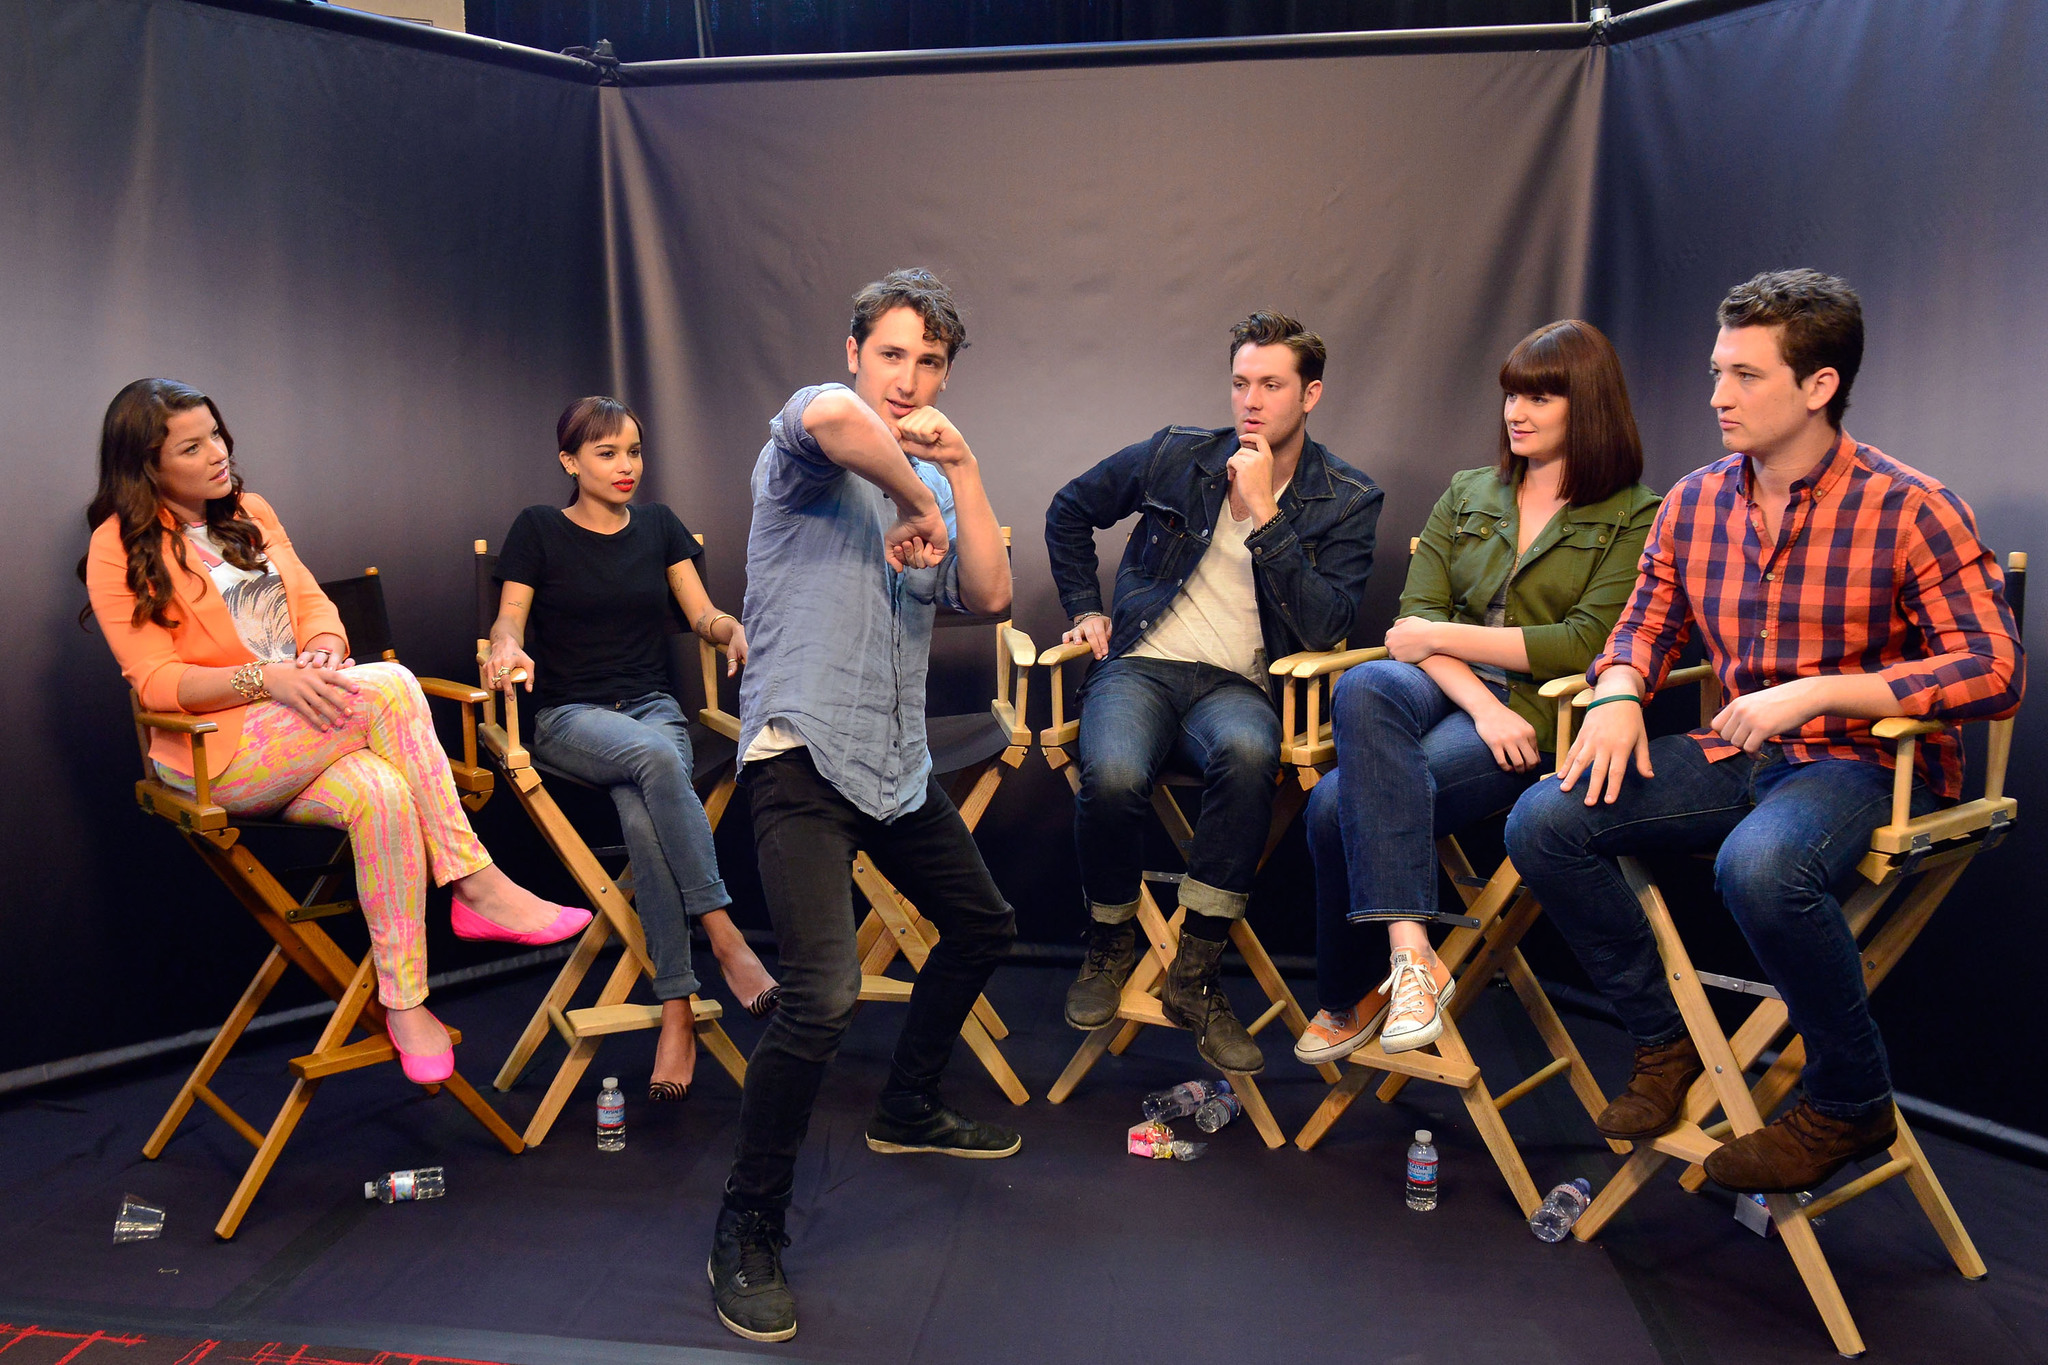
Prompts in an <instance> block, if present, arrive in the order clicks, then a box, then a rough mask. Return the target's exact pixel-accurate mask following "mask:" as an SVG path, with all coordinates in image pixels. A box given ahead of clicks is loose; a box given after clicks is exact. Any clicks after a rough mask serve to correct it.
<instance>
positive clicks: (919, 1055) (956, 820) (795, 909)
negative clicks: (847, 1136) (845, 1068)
mask: <svg viewBox="0 0 2048 1365" xmlns="http://www.w3.org/2000/svg"><path fill="white" fill-rule="evenodd" d="M741 780H742V781H743V782H744V783H745V784H746V788H747V797H748V800H749V802H750V803H751V804H752V806H753V810H754V844H755V848H756V851H757V852H758V854H759V856H760V863H761V882H762V886H763V887H764V889H765V890H766V891H767V896H768V915H769V918H770V920H772V921H773V923H774V925H775V935H776V939H777V943H778V956H777V968H776V970H777V973H778V975H779V976H780V978H781V982H782V1002H781V1004H780V1006H779V1007H778V1008H777V1009H776V1011H775V1013H774V1014H773V1015H772V1016H770V1018H769V1021H768V1029H767V1031H766V1032H765V1033H764V1034H762V1036H761V1041H760V1043H759V1045H758V1046H756V1047H755V1049H754V1055H753V1056H752V1057H751V1058H750V1059H749V1060H748V1062H747V1083H746V1086H745V1088H744V1089H743V1090H742V1092H741V1096H740V1135H739V1150H738V1152H737V1154H736V1156H735V1158H734V1161H733V1168H732V1175H731V1177H730V1178H729V1179H727V1181H726V1185H725V1202H726V1205H727V1207H729V1208H734V1209H757V1210H763V1211H768V1210H778V1209H786V1208H788V1207H789V1203H790V1193H791V1186H792V1185H793V1183H794V1181H795V1174H796V1156H797V1152H798V1150H799V1149H800V1148H801V1147H802V1146H803V1142H804V1135H805V1133H807V1132H808V1131H809V1130H810V1126H811V1106H812V1105H813V1104H815V1103H816V1102H817V1098H818V1087H819V1086H820V1085H822V1084H823V1083H824V1079H825V1068H826V1067H827V1066H828V1065H829V1064H830V1063H831V1061H832V1058H833V1056H834V1055H835V1054H836V1053H837V1052H838V1051H839V1039H840V1037H841V1036H842V1035H843V1034H844V1033H845V1032H846V1025H847V1022H848V1021H849V1020H850V1019H852V1018H853V1011H854V1007H855V1006H856V1005H857V1004H858V1003H859V999H860V958H859V955H858V954H857V953H856V952H855V948H854V933H855V927H856V926H855V923H854V907H853V883H852V877H851V871H850V869H851V868H852V866H853V855H854V852H855V850H860V851H862V852H865V853H866V854H867V855H868V856H869V857H870V858H872V859H873V860H874V864H875V867H876V868H877V869H879V870H880V871H881V873H882V875H883V876H885V877H887V878H888V879H889V880H890V881H892V882H894V883H895V884H896V887H897V889H898V890H900V891H902V892H903V894H904V895H906V896H908V897H909V898H910V901H911V903H912V904H914V905H915V906H917V908H918V911H919V912H920V913H921V914H923V915H924V916H925V918H927V919H929V920H930V921H931V922H932V923H933V924H934V925H936V926H937V927H938V930H939V943H938V946H937V947H936V948H934V949H932V952H931V957H930V958H929V959H928V960H927V961H926V962H925V965H924V970H923V971H921V972H919V973H918V974H917V984H916V986H915V987H914V988H913V989H912V990H911V992H910V1007H909V1010H908V1012H907V1013H906V1015H905V1017H904V1020H903V1032H902V1034H901V1035H900V1036H899V1037H898V1038H897V1040H896V1054H895V1057H894V1059H893V1060H892V1063H891V1065H890V1068H889V1082H888V1085H887V1087H886V1088H885V1089H884V1090H883V1091H882V1103H883V1104H884V1106H885V1107H888V1108H890V1109H892V1110H897V1109H902V1110H906V1111H908V1112H913V1113H914V1112H915V1109H916V1107H917V1106H918V1105H919V1104H920V1103H922V1102H923V1100H924V1099H925V1098H926V1097H932V1096H935V1095H936V1094H937V1091H938V1085H939V1073H940V1072H942V1071H943V1070H945V1066H946V1062H947V1061H948V1059H950V1058H951V1056H952V1054H953V1040H954V1039H955V1038H956V1037H958V1036H959V1033H960V1026H961V1024H962V1023H964V1022H965V1021H966V1019H967V1012H968V1011H969V1010H970V1009H972V1008H973V1007H974V1000H975V997H976V996H978V995H980V994H981V988H982V987H983V986H984V985H986V984H987V982H988V979H989V976H990V974H992V973H993V972H994V971H995V968H996V964H997V963H998V962H1000V961H1001V960H1002V959H1003V957H1004V955H1005V954H1007V953H1008V952H1009V949H1010V943H1011V940H1013V939H1014V938H1016V936H1017V928H1016V916H1015V915H1014V913H1013V912H1012V911H1011V909H1010V905H1009V902H1007V901H1005V900H1004V899H1003V896H1002V893H1001V892H1000V891H998V890H996V884H995V882H994V880H993V879H991V878H990V876H989V875H988V868H987V867H986V866H985V865H983V863H982V861H981V851H980V850H979V849H977V848H976V847H975V846H974V836H973V835H972V834H970V833H969V832H968V829H967V826H966V824H965V822H963V821H962V820H961V819H960V812H959V811H958V810H956V809H954V806H953V802H952V799H951V798H950V797H948V796H947V795H946V793H945V791H944V789H943V788H941V787H940V786H939V784H938V781H937V779H936V778H932V779H929V780H927V782H926V784H925V798H924V804H923V805H921V806H919V807H918V808H917V809H916V810H914V811H912V812H910V813H909V814H907V815H900V816H898V817H897V818H896V819H895V820H894V821H892V822H890V823H887V824H885V823H883V822H882V821H880V820H877V819H875V818H873V817H872V816H868V815H864V814H862V813H861V812H860V811H859V810H857V809H855V808H854V806H853V804H852V803H851V802H849V801H848V800H847V799H846V798H845V797H843V796H841V795H840V794H839V792H838V790H837V789H836V788H834V787H833V786H832V784H831V783H829V782H827V781H826V780H825V779H824V778H823V777H820V776H819V775H818V770H817V768H816V767H815V766H814V765H813V764H812V762H811V756H810V751H809V750H808V749H793V750H791V751H790V752H788V753H785V754H778V755H776V756H775V757H774V758H768V759H762V760H759V761H757V762H753V763H749V764H747V766H746V769H745V771H744V773H743V774H742V778H741Z"/></svg>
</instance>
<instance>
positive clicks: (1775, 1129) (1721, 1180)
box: [1706, 1100, 1899, 1194]
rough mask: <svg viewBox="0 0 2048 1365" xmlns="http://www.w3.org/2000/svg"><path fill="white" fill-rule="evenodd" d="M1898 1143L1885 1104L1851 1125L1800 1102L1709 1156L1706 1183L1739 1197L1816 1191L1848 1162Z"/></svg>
mask: <svg viewBox="0 0 2048 1365" xmlns="http://www.w3.org/2000/svg"><path fill="white" fill-rule="evenodd" d="M1898 1140H1899V1122H1898V1118H1897V1116H1896V1115H1895V1114H1894V1113H1893V1110H1892V1106H1890V1105H1889V1104H1887V1105H1886V1106H1885V1107H1884V1108H1882V1109H1880V1110H1878V1111H1877V1112H1876V1113H1875V1114H1873V1115H1871V1116H1870V1117H1869V1118H1867V1119H1861V1120H1855V1119H1836V1118H1829V1117H1828V1116H1827V1115H1826V1114H1823V1113H1821V1112H1820V1111H1819V1110H1818V1109H1815V1108H1814V1107H1813V1106H1812V1105H1810V1104H1808V1103H1807V1102H1806V1101H1805V1100H1801V1101H1800V1102H1799V1103H1798V1104H1796V1105H1794V1106H1792V1108H1791V1110H1790V1111H1789V1112H1788V1113H1786V1114H1785V1116H1784V1117H1783V1118H1780V1119H1778V1120H1777V1121H1776V1122H1774V1123H1767V1124H1765V1125H1764V1126H1763V1127H1761V1128H1759V1129H1757V1130H1756V1131H1755V1132H1754V1133H1751V1134H1749V1135H1748V1136H1747V1137H1739V1138H1736V1139H1735V1140H1734V1141H1733V1142H1730V1143H1726V1144H1724V1145H1723V1146H1722V1147H1721V1148H1720V1149H1719V1150H1717V1151H1716V1152H1714V1154H1713V1155H1712V1156H1709V1157H1708V1158H1707V1161H1706V1166H1707V1178H1708V1179H1710V1180H1712V1181H1713V1182H1714V1183H1715V1184H1716V1185H1719V1186H1721V1187H1722V1188H1724V1189H1730V1190H1735V1191H1737V1192H1738V1193H1742V1194H1791V1193H1792V1192H1794V1191H1795V1190H1817V1189H1819V1188H1820V1187H1821V1186H1822V1185H1824V1184H1826V1183H1827V1180H1828V1177H1829V1176H1832V1175H1833V1174H1834V1173H1835V1172H1836V1171H1839V1170H1841V1169H1842V1167H1844V1166H1846V1165H1848V1164H1849V1163H1850V1162H1852V1161H1861V1160H1863V1159H1864V1158H1865V1157H1873V1156H1876V1155H1878V1154H1879V1153H1880V1152H1882V1151H1884V1149H1885V1148H1887V1147H1889V1146H1891V1145H1892V1144H1893V1143H1894V1142H1897V1141H1898Z"/></svg>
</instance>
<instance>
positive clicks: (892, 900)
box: [853, 764, 1031, 1104]
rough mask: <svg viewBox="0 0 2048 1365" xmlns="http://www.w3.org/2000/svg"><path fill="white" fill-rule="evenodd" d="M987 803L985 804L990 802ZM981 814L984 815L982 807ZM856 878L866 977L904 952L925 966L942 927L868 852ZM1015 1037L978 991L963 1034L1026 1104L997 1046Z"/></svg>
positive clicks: (1026, 1095) (1001, 1084)
mask: <svg viewBox="0 0 2048 1365" xmlns="http://www.w3.org/2000/svg"><path fill="white" fill-rule="evenodd" d="M990 767H991V772H990V773H989V774H987V776H988V778H989V788H990V791H991V792H993V790H994V774H993V771H992V769H993V765H992V764H991V765H990ZM982 804H983V805H984V806H985V805H986V804H987V802H986V801H984V802H983V803H982ZM976 815H977V817H978V816H979V811H977V812H976ZM970 828H972V826H971V825H970ZM853 882H854V886H855V888H856V889H857V890H858V891H859V892H860V894H861V898H862V899H863V900H865V901H867V903H868V913H867V915H866V916H865V917H864V918H863V919H862V921H861V926H860V929H859V931H858V933H857V934H856V937H855V940H854V946H855V948H856V950H858V951H859V952H860V962H861V974H862V976H864V977H865V976H879V975H881V973H882V972H883V970H884V969H885V968H887V967H888V965H889V964H890V963H891V962H892V961H894V960H895V958H896V956H897V955H898V954H899V953H900V954H901V955H902V956H903V959H904V960H905V961H906V962H908V963H909V964H910V966H911V970H913V971H920V972H921V971H923V970H924V965H925V963H926V962H927V961H929V960H930V958H931V953H932V949H933V948H934V947H935V946H936V945H937V943H938V941H939V931H938V928H937V927H936V926H935V925H933V924H932V922H931V921H930V920H928V919H926V918H925V917H924V916H923V915H921V914H919V913H918V911H917V907H916V906H914V905H912V904H911V903H910V901H909V900H908V899H907V898H906V897H905V896H904V895H903V893H902V892H900V891H898V890H897V889H896V885H895V883H893V882H891V881H890V880H889V879H888V878H887V877H886V876H884V875H883V874H882V871H881V869H880V868H878V867H876V866H875V865H874V863H873V861H872V860H871V859H869V858H868V857H867V856H866V855H864V854H863V855H861V856H859V857H856V858H855V859H854V860H853ZM1009 1036H1010V1030H1009V1027H1008V1026H1007V1025H1006V1024H1004V1023H1003V1019H1002V1016H1001V1015H999V1014H997V1013H996V1008H995V1006H994V1005H992V1004H990V1003H989V1000H988V997H987V996H986V995H977V996H976V997H975V998H974V1004H973V1006H972V1007H971V1008H970V1010H969V1011H968V1015H967V1019H966V1021H965V1022H964V1023H963V1024H962V1025H961V1028H960V1037H961V1039H962V1040H963V1041H965V1042H966V1044H967V1047H968V1050H969V1051H971V1052H972V1053H973V1054H974V1055H975V1058H976V1059H977V1060H979V1061H980V1062H981V1064H982V1067H983V1068H984V1069H985V1070H986V1071H987V1072H988V1074H989V1078H990V1079H991V1080H993V1081H994V1082H995V1083H996V1086H997V1088H998V1089H1000V1090H1001V1091H1002V1092H1003V1094H1004V1095H1006V1096H1008V1097H1009V1100H1010V1103H1012V1104H1026V1103H1029V1102H1030V1099H1031V1095H1030V1092H1029V1091H1027V1090H1025V1088H1024V1083H1023V1082H1022V1081H1020V1080H1019V1079H1018V1078H1017V1073H1016V1070H1015V1069H1014V1068H1012V1067H1011V1065H1010V1063H1009V1062H1008V1060H1007V1059H1005V1058H1004V1056H1003V1053H1002V1049H1001V1048H999V1047H998V1046H997V1045H996V1040H997V1039H998V1038H1007V1037H1009Z"/></svg>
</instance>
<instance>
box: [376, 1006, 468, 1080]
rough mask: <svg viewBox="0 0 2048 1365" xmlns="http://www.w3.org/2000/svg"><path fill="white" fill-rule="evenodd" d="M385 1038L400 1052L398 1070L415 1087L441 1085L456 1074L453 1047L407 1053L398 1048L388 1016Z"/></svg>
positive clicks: (385, 1024)
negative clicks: (437, 1050) (435, 1050)
mask: <svg viewBox="0 0 2048 1365" xmlns="http://www.w3.org/2000/svg"><path fill="white" fill-rule="evenodd" d="M384 1036H385V1037H386V1038H389V1039H390V1040H391V1046H392V1047H393V1048H395V1049H396V1050H397V1052H398V1069H399V1070H400V1071H403V1072H404V1073H405V1078H406V1079H407V1080H409V1081H411V1082H412V1083H413V1084H414V1085H439V1084H441V1082H443V1081H445V1080H447V1079H448V1078H449V1077H450V1076H453V1075H454V1074H455V1049H454V1048H453V1047H444V1048H442V1049H441V1050H440V1051H439V1052H407V1051H406V1050H405V1049H404V1048H402V1047H399V1046H398V1035H397V1034H395V1033H393V1032H392V1031H391V1016H390V1015H388V1014H387V1015H385V1016H384Z"/></svg>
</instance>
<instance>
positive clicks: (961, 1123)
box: [868, 1100, 1024, 1161]
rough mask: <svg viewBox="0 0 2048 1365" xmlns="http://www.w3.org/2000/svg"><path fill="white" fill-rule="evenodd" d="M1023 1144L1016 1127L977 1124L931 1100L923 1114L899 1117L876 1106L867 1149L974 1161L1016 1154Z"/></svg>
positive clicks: (869, 1126)
mask: <svg viewBox="0 0 2048 1365" xmlns="http://www.w3.org/2000/svg"><path fill="white" fill-rule="evenodd" d="M1023 1146H1024V1139H1023V1137H1022V1136H1020V1135H1019V1134H1018V1132H1017V1130H1016V1129H1014V1128H1005V1127H1003V1126H1002V1125H1001V1124H999V1123H978V1122H976V1121H975V1120H973V1119H970V1118H965V1117H963V1116H961V1115H959V1114H956V1113H954V1112H953V1111H952V1110H950V1109H948V1108H946V1106H945V1105H943V1104H940V1103H938V1102H937V1101H935V1100H934V1101H932V1102H931V1104H930V1108H929V1110H928V1111H927V1112H926V1113H925V1115H924V1117H922V1118H918V1119H902V1118H897V1117H895V1116H894V1115H892V1114H890V1113H889V1112H888V1111H887V1110H886V1109H883V1108H881V1107H880V1106H877V1107H876V1109H875V1113H874V1117H872V1118H870V1119H869V1120H868V1149H869V1150H870V1151H875V1152H885V1153H889V1154H891V1155H896V1154H902V1153H907V1152H939V1153H942V1154H944V1155H946V1156H962V1157H967V1158H969V1159H970V1160H974V1161H993V1160H995V1159H996V1158H997V1157H1004V1156H1015V1155H1016V1154H1017V1153H1018V1152H1019V1151H1020V1150H1021V1149H1022V1148H1023Z"/></svg>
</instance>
